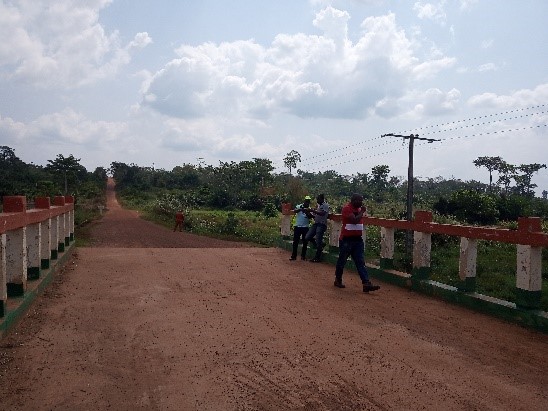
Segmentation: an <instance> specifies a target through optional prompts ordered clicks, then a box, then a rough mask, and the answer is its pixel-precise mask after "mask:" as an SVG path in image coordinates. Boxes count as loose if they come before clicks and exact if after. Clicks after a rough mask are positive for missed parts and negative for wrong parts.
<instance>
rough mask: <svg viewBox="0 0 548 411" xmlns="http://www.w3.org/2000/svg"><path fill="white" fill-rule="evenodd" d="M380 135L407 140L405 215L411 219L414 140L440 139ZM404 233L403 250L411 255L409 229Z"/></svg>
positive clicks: (415, 135) (429, 141)
mask: <svg viewBox="0 0 548 411" xmlns="http://www.w3.org/2000/svg"><path fill="white" fill-rule="evenodd" d="M381 137H400V138H403V139H404V140H409V163H408V166H407V201H406V203H407V210H406V215H405V217H406V220H407V221H411V220H412V219H413V145H414V143H415V140H423V141H428V143H433V142H434V141H441V140H436V139H434V138H422V137H419V135H418V134H410V135H408V136H404V135H401V134H394V133H388V134H383V135H382V136H381ZM405 234H406V235H405V250H406V252H407V254H408V255H411V249H412V239H411V231H410V230H407V231H406V233H405Z"/></svg>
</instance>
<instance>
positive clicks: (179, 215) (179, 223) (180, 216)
mask: <svg viewBox="0 0 548 411" xmlns="http://www.w3.org/2000/svg"><path fill="white" fill-rule="evenodd" d="M184 222H185V214H184V213H183V210H179V211H177V212H176V213H175V227H173V231H177V228H179V231H183V223H184Z"/></svg>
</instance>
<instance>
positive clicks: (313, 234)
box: [289, 194, 380, 293]
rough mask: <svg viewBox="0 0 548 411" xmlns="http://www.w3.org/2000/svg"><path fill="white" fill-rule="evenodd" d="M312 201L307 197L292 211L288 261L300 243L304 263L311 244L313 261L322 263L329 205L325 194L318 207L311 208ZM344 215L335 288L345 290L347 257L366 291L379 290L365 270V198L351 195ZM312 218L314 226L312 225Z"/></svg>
mask: <svg viewBox="0 0 548 411" xmlns="http://www.w3.org/2000/svg"><path fill="white" fill-rule="evenodd" d="M311 200H312V198H311V197H310V196H306V197H305V198H304V201H303V203H302V204H299V205H297V206H296V207H295V208H294V209H293V210H291V211H292V212H293V213H294V214H295V215H296V219H295V225H294V227H293V250H292V253H291V257H290V258H289V259H290V260H292V261H294V260H296V259H297V252H298V248H299V242H301V241H302V249H301V260H306V251H307V248H308V243H309V242H310V243H312V244H313V245H314V246H315V247H316V254H315V256H314V258H313V259H312V260H311V261H312V262H320V261H321V259H322V252H323V247H324V246H325V243H324V242H323V235H324V233H325V231H326V229H327V218H328V217H329V205H328V204H327V202H326V200H325V195H324V194H320V195H318V196H317V197H316V201H317V205H316V207H315V208H311V207H310V201H311ZM341 215H342V227H341V234H340V236H339V257H338V259H337V264H336V266H335V282H334V286H335V287H337V288H345V285H344V284H343V282H342V276H343V270H344V266H345V265H346V261H347V260H348V257H350V256H351V257H352V260H353V261H354V264H355V265H356V269H357V270H358V274H359V276H360V279H361V281H362V286H363V292H364V293H366V292H369V291H376V290H378V289H379V288H380V287H379V286H378V285H374V284H372V283H371V281H370V280H369V275H368V273H367V268H366V267H365V247H364V242H363V229H364V225H363V221H364V217H365V216H366V215H367V210H366V207H365V206H364V204H363V196H361V195H360V194H352V196H351V197H350V201H349V202H348V203H347V204H345V205H344V207H343V208H342V211H341ZM312 219H313V220H314V223H313V224H312V225H310V222H311V220H312Z"/></svg>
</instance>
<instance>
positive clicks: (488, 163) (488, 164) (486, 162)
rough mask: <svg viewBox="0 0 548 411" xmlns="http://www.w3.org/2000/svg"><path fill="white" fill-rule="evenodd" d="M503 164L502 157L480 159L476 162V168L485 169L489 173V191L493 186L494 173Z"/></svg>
mask: <svg viewBox="0 0 548 411" xmlns="http://www.w3.org/2000/svg"><path fill="white" fill-rule="evenodd" d="M502 163H503V160H502V158H501V157H498V156H497V157H487V156H485V157H478V158H476V159H475V160H474V165H475V166H476V167H485V168H486V169H487V170H488V171H489V191H491V188H492V185H493V171H495V170H497V169H498V168H499V167H500V165H501V164H502Z"/></svg>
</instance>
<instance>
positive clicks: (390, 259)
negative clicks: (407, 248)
mask: <svg viewBox="0 0 548 411" xmlns="http://www.w3.org/2000/svg"><path fill="white" fill-rule="evenodd" d="M394 232H395V229H394V228H388V227H381V255H380V268H382V269H389V270H390V269H393V268H394Z"/></svg>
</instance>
